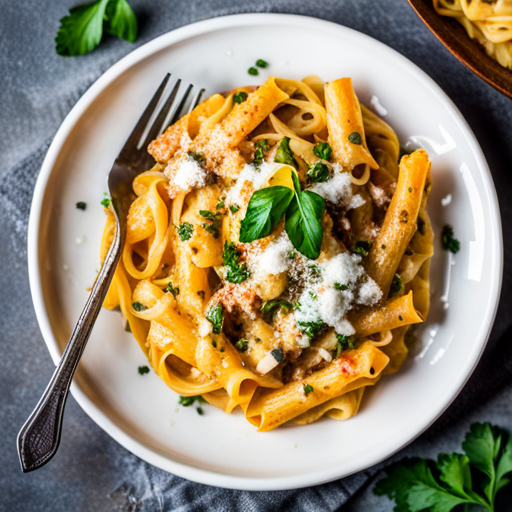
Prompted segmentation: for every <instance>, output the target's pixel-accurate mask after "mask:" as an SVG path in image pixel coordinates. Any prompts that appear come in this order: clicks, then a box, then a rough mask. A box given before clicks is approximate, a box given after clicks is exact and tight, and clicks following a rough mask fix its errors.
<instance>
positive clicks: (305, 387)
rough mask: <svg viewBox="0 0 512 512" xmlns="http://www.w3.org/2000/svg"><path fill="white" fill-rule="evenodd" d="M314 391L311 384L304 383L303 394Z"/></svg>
mask: <svg viewBox="0 0 512 512" xmlns="http://www.w3.org/2000/svg"><path fill="white" fill-rule="evenodd" d="M313 391H314V388H313V386H312V385H311V384H304V394H305V395H306V396H308V395H309V393H312V392H313Z"/></svg>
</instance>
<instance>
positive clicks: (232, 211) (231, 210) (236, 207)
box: [229, 204, 240, 213]
mask: <svg viewBox="0 0 512 512" xmlns="http://www.w3.org/2000/svg"><path fill="white" fill-rule="evenodd" d="M238 210H240V206H238V205H237V204H231V205H230V206H229V211H230V212H231V213H236V212H237V211H238Z"/></svg>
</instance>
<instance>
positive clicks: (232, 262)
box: [222, 240, 250, 284]
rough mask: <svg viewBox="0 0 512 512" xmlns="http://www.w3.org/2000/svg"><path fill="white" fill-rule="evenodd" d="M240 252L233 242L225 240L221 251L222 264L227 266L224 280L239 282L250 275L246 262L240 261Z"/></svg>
mask: <svg viewBox="0 0 512 512" xmlns="http://www.w3.org/2000/svg"><path fill="white" fill-rule="evenodd" d="M240 254H241V253H240V251H239V250H238V249H237V248H236V245H235V244H234V243H233V242H230V241H228V240H226V242H225V243H224V249H223V251H222V260H223V263H224V265H225V266H226V267H228V268H227V272H226V274H225V276H224V277H225V278H226V281H229V282H230V283H235V284H238V283H241V282H243V281H245V280H246V279H247V278H248V277H249V275H250V272H249V270H248V269H247V265H246V263H245V262H242V263H240Z"/></svg>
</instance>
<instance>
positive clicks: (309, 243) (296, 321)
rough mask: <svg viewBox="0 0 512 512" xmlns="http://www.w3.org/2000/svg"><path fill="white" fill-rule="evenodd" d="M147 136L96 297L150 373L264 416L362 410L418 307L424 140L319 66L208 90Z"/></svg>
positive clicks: (399, 352)
mask: <svg viewBox="0 0 512 512" xmlns="http://www.w3.org/2000/svg"><path fill="white" fill-rule="evenodd" d="M149 152H150V153H151V154H152V155H153V156H154V158H155V160H156V162H157V163H156V165H155V166H154V167H153V168H152V169H151V170H148V171H147V172H145V173H143V174H141V175H139V176H138V177H137V178H136V179H135V180H134V183H133V190H134V193H135V196H136V198H135V200H134V202H133V204H132V206H131V209H130V212H129V216H128V235H127V239H126V244H125V247H124V250H123V257H122V261H121V262H120V264H119V266H118V268H117V271H116V274H115V276H114V279H113V281H112V284H111V287H110V290H109V293H108V295H107V297H106V300H105V304H104V305H105V307H107V308H108V309H115V308H118V307H119V308H120V309H121V311H122V314H123V316H124V318H125V319H126V320H127V322H128V324H129V327H130V330H131V331H132V333H133V335H134V336H135V338H136V339H137V341H138V343H139V345H140V347H141V348H142V350H143V351H144V353H145V354H146V355H147V357H148V359H149V361H150V363H151V365H152V367H153V368H154V370H155V371H156V373H157V374H158V375H159V376H160V377H161V378H162V379H163V380H164V381H165V382H166V384H167V385H168V386H169V387H171V388H172V389H173V390H174V391H176V392H177V393H179V394H180V395H183V396H196V395H202V396H203V398H204V399H205V400H206V401H208V402H209V403H211V404H213V405H215V406H217V407H220V408H221V409H223V410H224V411H226V412H228V413H230V412H232V411H233V410H235V409H237V408H238V407H240V409H241V410H242V411H243V413H244V414H245V417H246V418H247V420H248V421H249V422H251V423H252V424H253V425H255V426H256V427H258V429H259V430H260V431H267V430H271V429H273V428H275V427H278V426H280V425H282V424H285V423H295V424H307V423H311V422H313V421H315V420H317V419H319V418H320V417H322V416H323V415H327V416H330V417H332V418H334V419H339V420H343V419H348V418H350V417H352V416H353V415H355V414H356V413H357V411H358V408H359V405H360V403H361V400H362V398H363V393H364V389H365V388H366V387H367V386H372V385H374V384H376V383H377V382H378V381H379V380H380V378H381V377H382V376H383V375H384V374H386V373H392V372H396V371H397V370H398V369H399V368H400V366H401V365H402V363H403V362H404V360H405V357H406V355H407V351H408V349H407V341H406V336H407V335H408V332H409V329H410V326H411V325H413V324H417V323H420V322H422V321H424V319H425V318H426V316H427V314H428V309H429V269H430V258H431V257H432V254H433V231H432V228H431V225H430V220H429V217H428V214H427V210H426V203H427V199H428V195H429V193H430V189H431V183H432V181H431V177H430V161H429V159H428V156H427V154H426V152H425V151H423V150H419V151H416V152H414V153H412V154H411V155H404V156H402V158H401V159H400V161H399V156H400V147H399V143H398V138H397V136H396V134H395V132H394V131H393V129H392V128H391V127H390V126H389V125H388V124H387V123H385V122H384V121H383V120H381V119H380V118H379V117H378V116H376V115H375V114H374V113H373V112H371V111H370V110H369V109H367V108H366V107H364V105H362V104H360V103H359V101H358V99H357V97H356V95H355V93H354V90H353V88H352V82H351V80H350V79H349V78H342V79H339V80H334V81H332V82H329V83H327V84H324V83H323V82H322V81H321V80H320V79H319V78H317V77H307V78H305V79H303V80H302V81H295V80H288V79H279V78H276V79H274V78H269V79H268V80H267V81H266V82H265V84H263V85H262V86H261V87H259V88H257V89H255V90H254V88H251V87H241V88H238V89H235V90H233V91H232V92H231V93H229V94H228V95H227V96H226V97H224V96H222V95H220V94H216V95H213V96H212V97H210V98H209V99H207V100H206V101H204V102H203V103H202V104H200V105H199V106H198V107H196V109H195V110H193V111H192V112H191V113H190V114H188V115H187V116H185V117H183V118H182V119H180V120H179V121H178V122H177V123H175V124H174V125H172V126H171V127H169V128H168V129H167V130H166V132H164V133H163V134H162V135H161V136H159V137H158V138H157V139H156V140H155V141H153V142H152V143H151V144H150V146H149ZM106 212H107V223H106V226H105V230H104V234H103V239H102V247H101V257H102V258H104V257H105V256H106V253H107V251H108V249H109V247H110V243H111V241H112V238H113V233H114V227H115V223H114V218H113V214H112V213H111V212H110V210H108V209H107V210H106Z"/></svg>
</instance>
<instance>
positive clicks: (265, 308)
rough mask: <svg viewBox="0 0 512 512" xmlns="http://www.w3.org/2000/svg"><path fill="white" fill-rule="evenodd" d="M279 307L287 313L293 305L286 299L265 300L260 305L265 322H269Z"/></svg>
mask: <svg viewBox="0 0 512 512" xmlns="http://www.w3.org/2000/svg"><path fill="white" fill-rule="evenodd" d="M280 309H282V310H283V312H284V313H288V312H289V311H291V310H292V309H293V305H292V304H291V303H290V302H287V301H286V300H279V299H274V300H266V301H265V302H264V303H263V305H262V306H261V316H262V317H263V320H265V322H267V323H268V324H271V323H272V322H273V320H274V316H275V315H276V313H277V312H278V311H279V310H280Z"/></svg>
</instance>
